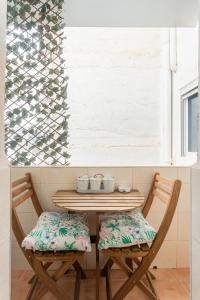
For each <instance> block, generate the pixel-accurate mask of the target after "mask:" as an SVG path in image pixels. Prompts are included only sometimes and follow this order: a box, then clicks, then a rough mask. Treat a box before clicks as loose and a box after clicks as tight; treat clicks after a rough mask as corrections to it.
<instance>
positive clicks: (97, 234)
mask: <svg viewBox="0 0 200 300" xmlns="http://www.w3.org/2000/svg"><path fill="white" fill-rule="evenodd" d="M99 226H100V223H99V213H98V212H97V213H96V300H99V284H100V276H101V275H100V265H99V250H98V243H99Z"/></svg>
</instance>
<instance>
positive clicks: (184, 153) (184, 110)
mask: <svg viewBox="0 0 200 300" xmlns="http://www.w3.org/2000/svg"><path fill="white" fill-rule="evenodd" d="M195 95H197V97H198V96H199V93H198V86H197V85H196V86H195V87H193V88H191V89H189V90H188V91H184V92H182V93H181V107H180V109H181V157H187V158H191V159H193V158H195V157H196V154H197V152H190V151H189V150H188V126H189V124H188V101H189V98H190V97H192V96H195Z"/></svg>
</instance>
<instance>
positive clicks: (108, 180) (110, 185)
mask: <svg viewBox="0 0 200 300" xmlns="http://www.w3.org/2000/svg"><path fill="white" fill-rule="evenodd" d="M103 187H104V191H108V192H113V191H114V189H115V180H114V177H113V176H104V177H103Z"/></svg>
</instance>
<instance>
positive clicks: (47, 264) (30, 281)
mask: <svg viewBox="0 0 200 300" xmlns="http://www.w3.org/2000/svg"><path fill="white" fill-rule="evenodd" d="M52 264H53V263H52V262H48V263H45V264H44V268H45V270H47V269H48V268H49V267H50V266H51V265H52ZM35 277H36V276H35V274H34V275H33V276H32V277H31V279H29V281H28V283H29V284H31V283H33V281H34V279H35Z"/></svg>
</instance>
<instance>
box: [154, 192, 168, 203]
mask: <svg viewBox="0 0 200 300" xmlns="http://www.w3.org/2000/svg"><path fill="white" fill-rule="evenodd" d="M153 194H154V196H155V197H156V198H158V199H159V200H161V201H162V202H164V203H165V204H167V203H168V202H169V199H170V197H169V196H166V194H164V193H161V192H160V191H159V190H157V189H155V190H154V192H153Z"/></svg>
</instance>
